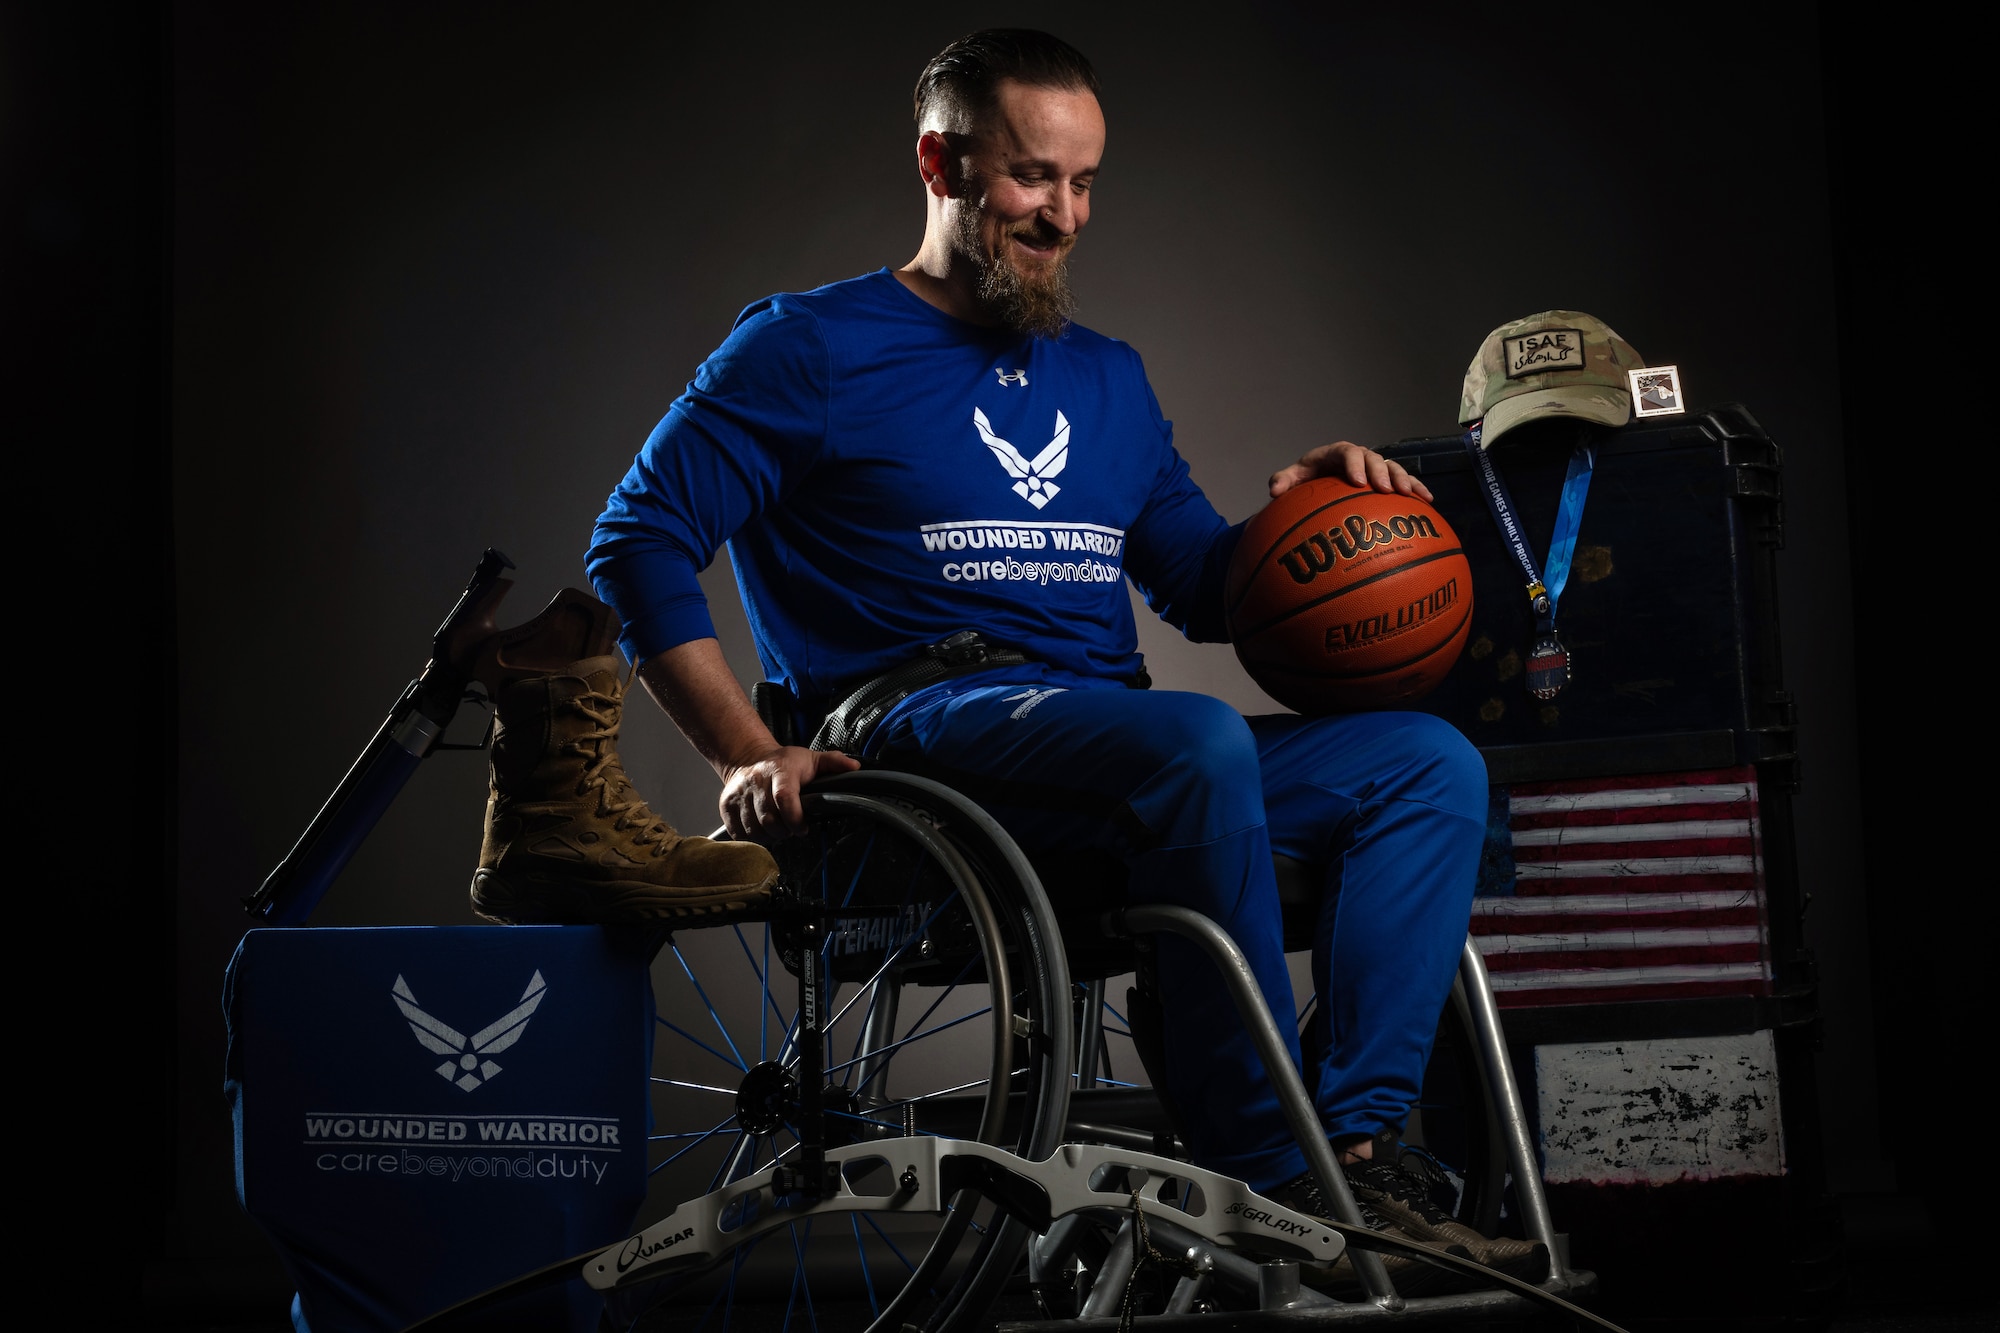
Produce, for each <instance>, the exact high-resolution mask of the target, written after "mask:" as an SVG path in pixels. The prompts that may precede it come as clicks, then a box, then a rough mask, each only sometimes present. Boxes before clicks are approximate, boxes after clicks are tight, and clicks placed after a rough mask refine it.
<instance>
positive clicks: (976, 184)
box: [949, 79, 1104, 337]
mask: <svg viewBox="0 0 2000 1333" xmlns="http://www.w3.org/2000/svg"><path fill="white" fill-rule="evenodd" d="M949 138H950V140H951V145H952V148H953V149H954V150H955V151H956V152H957V153H958V154H959V172H960V179H959V183H958V188H957V190H956V191H955V192H954V196H953V198H952V200H951V207H952V209H953V215H952V217H951V234H952V248H953V250H954V251H955V252H957V254H958V255H959V256H961V257H962V258H964V259H965V260H967V261H968V262H969V263H970V264H971V265H972V266H973V269H974V271H975V272H976V273H977V274H978V275H979V299H980V301H981V303H982V304H984V305H985V306H987V308H988V309H989V310H990V311H991V312H992V314H993V315H994V316H995V317H996V318H997V319H998V320H999V321H1000V323H1002V324H1003V325H1005V326H1006V327H1008V328H1012V329H1016V330H1018V331H1020V332H1023V333H1032V334H1034V335H1036V336H1037V337H1055V336H1059V335H1060V334H1061V333H1062V331H1063V329H1064V328H1065V327H1066V326H1067V325H1068V323H1069V316H1070V311H1071V310H1072V308H1073V307H1074V304H1075V301H1074V298H1073V297H1072V296H1071V294H1070V290H1069V275H1068V272H1067V269H1066V262H1067V260H1068V257H1069V252H1070V248H1071V247H1072V246H1074V245H1075V244H1076V237H1077V233H1078V232H1080V231H1082V230H1083V226H1084V224H1085V223H1086V222H1088V221H1089V220H1090V187H1091V184H1092V182H1094V181H1095V180H1096V178H1097V166H1098V161H1099V159H1101V158H1102V157H1103V155H1104V113H1103V112H1102V111H1101V110H1100V109H1099V108H1098V105H1097V99H1096V98H1095V97H1093V96H1092V95H1091V94H1090V93H1088V92H1078V91H1072V90H1069V89H1063V88H1042V87H1036V86H1034V85H1031V84H1025V83H1020V82H1017V81H1015V80H1012V79H1007V80H1003V81H1002V82H1001V83H1000V85H999V87H998V88H997V89H996V90H995V98H994V105H993V106H992V108H991V109H989V110H988V111H987V112H986V114H985V115H983V116H982V117H980V122H979V125H978V127H977V129H976V131H975V132H974V133H973V134H970V135H951V136H949Z"/></svg>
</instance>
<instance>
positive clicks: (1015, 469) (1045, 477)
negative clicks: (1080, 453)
mask: <svg viewBox="0 0 2000 1333" xmlns="http://www.w3.org/2000/svg"><path fill="white" fill-rule="evenodd" d="M972 424H973V425H974V426H976V427H978V429H979V438H980V439H982V440H984V441H986V447H987V448H988V449H991V450H992V451H993V456H994V457H995V458H997V459H999V460H1000V466H1001V467H1004V468H1006V469H1007V475H1008V476H1010V477H1014V478H1017V480H1016V481H1015V482H1014V494H1016V495H1018V496H1020V497H1021V498H1022V499H1023V500H1026V501H1027V502H1028V503H1029V504H1031V505H1033V506H1034V507H1035V508H1037V509H1040V508H1041V507H1042V506H1043V505H1045V504H1047V503H1048V502H1049V501H1051V500H1053V499H1055V498H1056V496H1057V494H1058V493H1060V492H1061V490H1062V487H1060V486H1058V485H1056V484H1055V482H1054V481H1052V480H1050V478H1052V477H1055V476H1058V475H1060V474H1061V472H1062V470H1063V467H1064V466H1065V465H1066V464H1067V463H1068V462H1069V421H1068V419H1067V418H1065V417H1064V416H1063V414H1062V413H1061V412H1057V413H1056V437H1055V438H1054V439H1053V440H1050V441H1049V447H1048V448H1046V449H1044V450H1042V451H1041V452H1040V453H1038V454H1036V455H1035V456H1034V458H1033V459H1028V458H1025V457H1023V456H1022V454H1021V451H1020V450H1019V449H1016V448H1015V447H1014V446H1013V445H1011V444H1009V443H1007V441H1005V440H1003V439H1001V438H1000V437H999V436H998V435H995V434H994V433H993V426H992V423H990V422H989V421H987V420H986V414H985V413H984V412H982V411H980V410H979V409H978V408H976V407H975V408H973V409H972Z"/></svg>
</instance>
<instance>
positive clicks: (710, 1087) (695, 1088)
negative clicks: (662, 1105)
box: [653, 1074, 736, 1097]
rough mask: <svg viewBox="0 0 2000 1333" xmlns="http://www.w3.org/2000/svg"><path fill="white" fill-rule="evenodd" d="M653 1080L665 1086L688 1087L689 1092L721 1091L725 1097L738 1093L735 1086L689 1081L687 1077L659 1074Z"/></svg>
mask: <svg viewBox="0 0 2000 1333" xmlns="http://www.w3.org/2000/svg"><path fill="white" fill-rule="evenodd" d="M653 1082H655V1083H657V1084H659V1085H660V1086H661V1087H663V1088H686V1089H687V1090H688V1091H689V1092H719V1093H721V1094H722V1095H723V1096H725V1097H734V1096H735V1095H736V1089H734V1088H719V1087H717V1086H716V1085H715V1084H713V1083H689V1082H687V1081H686V1080H685V1079H678V1078H661V1077H660V1076H659V1075H658V1074H655V1075H653Z"/></svg>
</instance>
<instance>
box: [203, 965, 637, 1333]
mask: <svg viewBox="0 0 2000 1333" xmlns="http://www.w3.org/2000/svg"><path fill="white" fill-rule="evenodd" d="M647 955H648V951H647V949H646V947H645V941H644V940H643V938H642V937H641V936H639V935H638V934H636V933H625V932H617V931H608V930H603V929H600V928H597V927H555V926H546V927H522V926H516V927H507V928H502V927H494V926H463V927H456V926H455V927H411V928H396V929H365V930H253V931H251V932H250V933H249V934H247V935H245V936H244V938H243V942H242V944H241V945H240V946H239V947H238V949H237V952H236V957H235V958H234V959H233V960H232V961H231V963H230V965H229V973H228V977H227V980H226V982H225V989H224V1008H225V1011H226V1013H227V1016H228V1021H229V1053H228V1061H227V1070H226V1083H225V1088H226V1090H227V1092H228V1095H229V1099H230V1104H231V1107H232V1109H233V1111H234V1114H235V1120H236V1188H237V1195H238V1197H239V1199H241V1201H242V1203H243V1207H244V1209H245V1210H246V1211H247V1212H248V1213H249V1214H250V1216H251V1217H252V1218H254V1219H255V1220H256V1221H257V1222H258V1224H259V1225H260V1226H262V1227H263V1228H264V1230H265V1232H266V1233H267V1234H268V1235H269V1236H270V1237H271V1239H272V1241H273V1242H274V1243H275V1244H276V1246H277V1248H278V1251H279V1253H280V1255H281V1256H282V1258H283V1259H284V1262H285V1264H286V1266H287V1268H288V1270H289V1271H290V1273H291V1274H292V1277H293V1278H294V1280H295V1281H296V1283H297V1285H298V1297H297V1300H296V1301H295V1302H294V1305H293V1311H292V1318H293V1322H294V1323H295V1325H296V1326H297V1328H298V1329H299V1330H300V1333H307V1331H308V1330H310V1333H344V1330H350V1329H352V1330H370V1333H376V1331H379V1330H382V1329H394V1328H401V1327H402V1326H404V1325H405V1324H408V1323H410V1322H412V1321H414V1320H416V1319H418V1318H421V1317H422V1316H424V1315H426V1314H430V1313H432V1312H433V1311H436V1310H438V1309H441V1308H443V1307H444V1306H447V1305H450V1304H452V1303H454V1302H456V1301H459V1300H462V1299H464V1298H465V1297H467V1296H471V1295H473V1294H475V1293H477V1292H480V1291H484V1290H485V1289H487V1288H488V1287H491V1286H495V1285H497V1284H499V1283H501V1282H503V1281H506V1280H507V1279H509V1278H512V1277H516V1276H518V1275H520V1274H522V1273H524V1272H527V1271H528V1270H530V1269H534V1268H539V1267H541V1266H543V1265H545V1264H548V1263H552V1262H554V1261H555V1260H557V1259H561V1258H563V1257H565V1256H568V1255H572V1254H577V1253H580V1252H582V1251H584V1250H587V1249H590V1248H591V1247H593V1246H597V1245H605V1244H609V1243H611V1242H612V1241H615V1240H617V1239H619V1238H620V1237H622V1236H624V1235H625V1234H627V1231H628V1230H629V1227H630V1224H631V1222H632V1220H633V1217H634V1215H635V1214H636V1212H637V1211H638V1208H639V1204H640V1203H641V1201H642V1200H643V1199H644V1197H645V1190H646V1146H647V1144H646V1135H647V1130H648V1099H647V1089H648V1077H649V1074H650V1071H651V1062H652V1028H653V995H652V985H651V981H650V978H649V976H648V971H647ZM601 1309H602V1303H601V1301H600V1300H599V1299H598V1298H597V1297H596V1296H595V1295H594V1294H593V1293H591V1292H590V1291H589V1290H588V1289H587V1288H585V1287H584V1286H583V1284H582V1283H581V1282H573V1283H570V1284H568V1285H567V1286H563V1287H556V1288H550V1289H547V1290H545V1291H543V1292H540V1293H535V1294H531V1295H530V1296H527V1297H524V1298H522V1299H521V1300H520V1301H517V1302H515V1303H514V1304H512V1305H509V1306H506V1307H502V1308H499V1309H496V1310H494V1311H492V1312H490V1313H489V1314H487V1315H486V1316H485V1317H483V1318H481V1319H480V1320H479V1321H478V1322H477V1323H476V1324H472V1323H470V1322H469V1323H468V1327H489V1328H522V1327H534V1328H547V1329H561V1328H569V1329H573V1330H576V1333H589V1331H590V1330H593V1329H595V1328H596V1326H597V1318H598V1313H599V1311H600V1310H601Z"/></svg>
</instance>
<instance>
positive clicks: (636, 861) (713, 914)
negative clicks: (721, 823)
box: [472, 588, 778, 924]
mask: <svg viewBox="0 0 2000 1333" xmlns="http://www.w3.org/2000/svg"><path fill="white" fill-rule="evenodd" d="M617 643H618V618H617V615H616V613H615V612H613V611H612V610H611V608H610V607H608V606H606V605H605V604H604V603H602V602H600V601H598V600H597V599H596V598H594V597H592V596H590V595H589V594H587V593H582V592H578V591H577V590H576V589H574V588H565V589H564V590H563V591H562V592H560V593H558V594H557V595H556V598H555V600H554V601H552V602H550V603H549V604H548V606H547V608H545V609H544V610H543V611H542V613H541V614H540V615H538V616H536V617H535V618H534V619H533V620H530V621H528V622H527V623H526V624H524V625H517V626H515V627H514V628H513V629H510V630H503V631H501V632H500V633H498V634H495V635H494V636H493V637H492V638H490V639H488V640H487V641H486V642H485V643H484V644H483V645H481V646H480V647H479V648H478V649H477V652H476V656H475V657H474V660H473V669H472V670H473V676H474V678H475V679H476V680H478V681H479V683H480V684H481V685H483V686H485V688H486V693H487V695H488V696H489V697H490V698H491V699H492V700H493V705H494V713H495V718H496V725H495V730H494V736H493V754H492V761H493V762H492V784H491V788H490V790H489V792H488V795H487V801H486V840H485V843H484V845H483V846H482V847H481V848H480V851H479V869H478V870H476V871H474V872H473V876H472V910H473V911H475V912H477V913H479V915H481V916H483V917H485V918H487V919H488V920H490V921H499V922H505V923H510V924H526V923H531V922H550V923H563V924H582V923H587V922H617V921H662V920H668V921H671V920H679V919H685V918H703V919H706V920H708V921H720V920H726V919H729V918H731V917H736V916H741V915H745V914H748V913H751V912H754V911H755V910H756V909H757V908H759V907H761V906H763V905H764V904H766V903H768V902H769V901H770V898H771V888H772V886H773V884H775V883H776V881H777V877H778V867H777V863H776V862H775V861H773V860H772V859H771V854H770V853H769V852H768V851H766V850H765V849H764V848H762V847H760V846H758V845H757V844H756V843H752V842H712V841H710V840H709V839H707V838H690V837H683V836H681V835H680V834H679V833H677V832H675V831H674V829H673V827H672V826H671V825H669V824H668V823H667V822H666V821H665V820H663V819H661V818H660V817H659V816H657V815H655V814H654V813H653V812H652V811H651V810H650V809H648V808H647V806H646V803H645V802H644V801H643V800H641V799H640V797H639V793H638V792H636V791H634V790H633V788H632V782H631V779H629V778H628V777H627V776H626V774H625V768H624V765H623V764H622V763H620V762H619V759H618V722H619V717H620V714H621V711H622V707H623V703H624V697H625V684H626V676H625V672H624V659H623V658H622V657H620V656H619V654H618V648H617Z"/></svg>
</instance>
